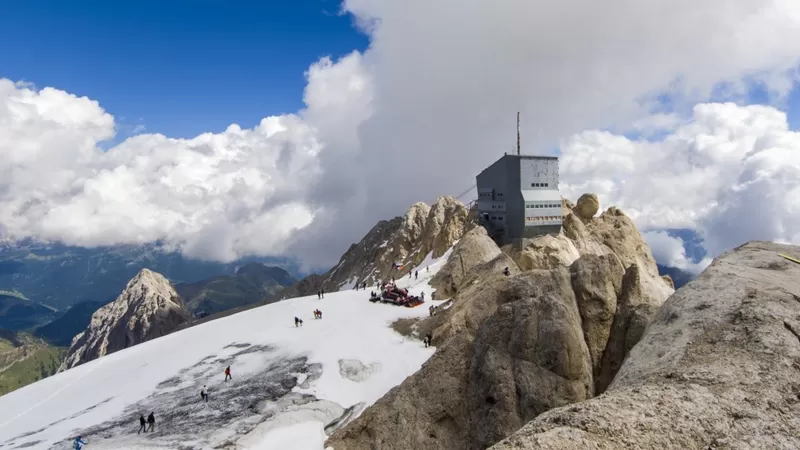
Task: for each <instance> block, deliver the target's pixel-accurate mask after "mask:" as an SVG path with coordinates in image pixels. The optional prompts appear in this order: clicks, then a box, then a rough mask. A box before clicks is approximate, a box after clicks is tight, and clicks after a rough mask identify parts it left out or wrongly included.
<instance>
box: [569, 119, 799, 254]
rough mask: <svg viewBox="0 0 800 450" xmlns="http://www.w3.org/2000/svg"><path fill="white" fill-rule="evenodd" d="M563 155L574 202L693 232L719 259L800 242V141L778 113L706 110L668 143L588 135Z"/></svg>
mask: <svg viewBox="0 0 800 450" xmlns="http://www.w3.org/2000/svg"><path fill="white" fill-rule="evenodd" d="M561 151H562V164H561V174H562V177H563V180H564V184H563V185H562V190H563V192H564V193H565V194H566V195H567V196H571V197H575V196H577V195H579V194H580V193H581V192H585V191H587V190H588V191H592V192H596V193H597V194H598V195H599V197H600V199H601V202H602V203H603V204H606V205H608V204H614V205H617V206H619V207H620V208H622V209H623V210H624V211H626V213H628V214H629V215H630V216H631V217H632V218H633V219H634V220H635V221H636V223H637V225H638V226H639V227H640V228H643V229H646V230H647V229H649V230H653V229H658V228H690V229H694V230H696V231H697V232H698V233H699V234H700V236H701V237H702V238H703V241H704V247H705V248H706V250H707V251H708V252H709V253H710V254H711V255H714V256H716V255H718V254H720V253H721V252H723V251H725V250H728V249H730V248H732V247H735V246H737V245H740V244H742V243H744V242H746V241H748V240H753V239H761V240H770V241H780V242H794V243H800V197H798V194H799V193H800V133H798V132H795V131H791V130H790V129H789V125H788V123H787V118H786V114H785V113H783V112H782V111H779V110H777V109H775V108H773V107H769V106H760V105H750V106H737V105H735V104H732V103H724V104H720V103H714V104H700V105H697V106H696V107H695V108H694V114H693V116H692V117H691V120H689V121H688V122H687V123H685V124H683V125H681V126H679V127H678V128H676V129H674V130H673V131H672V132H670V133H669V134H668V135H666V136H665V137H664V138H663V139H662V140H659V141H655V142H653V141H649V140H645V139H640V140H630V139H628V138H626V137H624V136H618V135H613V134H611V133H609V132H605V131H587V132H584V133H581V134H578V135H575V136H573V137H571V138H570V139H568V140H567V141H566V142H565V143H564V145H563V146H562V147H561ZM650 236H651V238H653V237H654V236H655V238H657V239H660V240H659V241H654V240H652V239H648V242H650V243H651V245H653V243H654V242H657V243H658V244H659V245H662V244H665V242H664V239H666V238H667V237H668V236H666V235H658V234H657V235H652V234H651V235H650ZM671 245H673V247H675V248H678V247H677V246H675V245H676V244H675V243H671ZM680 246H681V248H682V244H681V245H680ZM654 251H655V249H654ZM671 251H672V250H670V252H671ZM668 253H669V252H666V251H665V252H664V253H662V254H663V255H666V254H668ZM670 258H671V257H670ZM676 258H677V256H676ZM676 267H680V266H676Z"/></svg>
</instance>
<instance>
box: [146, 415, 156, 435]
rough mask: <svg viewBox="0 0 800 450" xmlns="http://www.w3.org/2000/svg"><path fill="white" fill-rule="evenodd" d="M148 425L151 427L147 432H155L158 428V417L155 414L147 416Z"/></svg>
mask: <svg viewBox="0 0 800 450" xmlns="http://www.w3.org/2000/svg"><path fill="white" fill-rule="evenodd" d="M147 424H148V425H150V426H149V427H147V431H153V428H155V426H156V416H155V414H154V413H152V412H151V413H150V415H149V416H147Z"/></svg>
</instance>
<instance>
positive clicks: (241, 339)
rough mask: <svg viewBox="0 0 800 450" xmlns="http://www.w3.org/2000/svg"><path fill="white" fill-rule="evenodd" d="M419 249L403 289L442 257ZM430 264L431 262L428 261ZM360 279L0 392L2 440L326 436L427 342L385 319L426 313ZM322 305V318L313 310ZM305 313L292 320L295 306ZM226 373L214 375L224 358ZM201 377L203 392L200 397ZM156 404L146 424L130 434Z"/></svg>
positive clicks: (240, 441) (248, 444)
mask: <svg viewBox="0 0 800 450" xmlns="http://www.w3.org/2000/svg"><path fill="white" fill-rule="evenodd" d="M447 254H449V252H448V253H446V254H445V255H443V257H442V258H439V259H437V260H434V259H432V258H430V257H429V258H426V259H425V263H424V264H423V265H421V266H420V267H419V272H420V277H419V278H420V279H419V280H411V279H409V278H408V277H405V278H404V279H402V280H398V284H400V286H401V287H409V288H410V291H411V293H413V294H419V293H420V292H421V291H424V292H425V293H426V298H428V297H427V295H428V294H430V292H431V288H430V287H429V286H428V285H427V280H429V279H430V277H432V276H433V275H434V274H435V272H436V271H437V270H438V269H439V268H440V266H441V265H442V264H443V263H444V261H445V260H446V258H447ZM428 264H430V267H431V270H430V271H428V270H426V266H427V265H428ZM368 297H369V291H368V290H367V291H366V292H365V291H353V290H350V291H343V292H337V293H329V294H325V298H324V299H322V300H319V299H318V298H317V296H316V295H314V296H310V297H301V298H296V299H290V300H286V301H283V302H279V303H274V304H271V305H267V306H263V307H260V308H255V309H252V310H248V311H245V312H242V313H239V314H236V315H232V316H229V317H225V318H222V319H218V320H215V321H212V322H208V323H205V324H202V325H198V326H196V327H192V328H188V329H186V330H183V331H180V332H177V333H173V334H170V335H167V336H164V337H161V338H157V339H154V340H151V341H147V342H144V343H142V344H139V345H137V346H135V347H131V348H128V349H125V350H121V351H118V352H116V353H113V354H110V355H107V356H104V357H102V358H99V359H96V360H94V361H90V362H87V363H85V364H82V365H80V366H78V367H75V368H73V369H70V370H68V371H66V372H63V373H60V374H58V375H56V376H53V377H50V378H47V379H45V380H42V381H40V382H38V383H35V384H32V385H29V386H26V387H25V388H23V389H20V390H18V391H15V392H12V393H10V394H8V395H5V396H3V397H0V449H7V448H20V447H23V448H28V449H47V448H70V447H69V446H70V441H71V439H74V438H75V436H77V435H78V434H82V435H83V438H84V440H85V441H87V442H88V444H89V445H88V446H87V450H88V449H89V448H91V449H112V448H114V449H119V448H131V449H136V448H171V449H176V448H184V449H189V448H212V447H217V448H265V449H266V448H270V449H275V448H292V449H315V450H321V449H323V448H324V440H325V438H326V434H325V427H326V426H328V431H329V432H330V431H332V430H334V429H336V428H338V427H339V426H341V425H342V424H344V423H346V422H347V421H349V420H352V419H353V418H355V417H357V416H358V415H359V414H360V413H361V411H362V410H363V409H364V408H365V407H366V406H368V405H370V404H372V403H374V402H375V401H377V400H378V399H379V398H380V397H382V396H383V395H384V394H385V393H386V392H387V391H388V390H389V389H391V388H392V387H394V386H396V385H398V384H399V383H401V382H402V381H403V380H404V379H405V378H406V377H407V376H408V375H410V374H412V373H414V372H416V371H417V370H418V369H419V368H420V367H421V366H422V364H423V363H424V362H425V361H426V360H427V359H428V358H429V357H430V356H431V355H432V354H433V349H426V348H424V346H423V345H422V343H421V342H420V341H417V340H414V339H409V338H405V337H403V336H401V335H399V334H397V333H396V332H394V331H393V330H392V329H391V328H390V327H389V325H390V324H391V323H392V322H394V321H395V320H396V319H399V318H403V317H413V316H425V315H427V314H428V306H429V305H430V304H431V303H433V304H434V305H438V304H439V303H441V302H430V301H426V303H425V304H424V305H422V306H419V307H417V308H404V307H398V306H392V305H384V304H372V303H370V302H369V301H368V300H367V299H368ZM317 308H319V309H320V310H321V311H322V313H323V318H322V319H321V320H315V319H314V318H313V314H312V311H313V310H314V309H317ZM295 316H296V317H299V318H301V319H303V320H304V324H303V325H302V326H301V327H295V326H294V317H295ZM229 365H230V367H231V373H232V377H233V379H232V380H230V381H227V382H226V381H223V379H224V374H223V373H224V369H225V367H227V366H229ZM203 385H207V386H208V389H209V401H208V403H204V402H202V401H201V398H200V389H201V387H202V386H203ZM151 411H152V412H154V413H155V418H156V426H155V432H153V433H142V434H137V429H138V428H139V424H138V418H139V415H140V414H144V415H145V416H146V415H147V414H149V413H150V412H151Z"/></svg>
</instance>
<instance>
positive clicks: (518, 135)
mask: <svg viewBox="0 0 800 450" xmlns="http://www.w3.org/2000/svg"><path fill="white" fill-rule="evenodd" d="M517 156H519V111H517Z"/></svg>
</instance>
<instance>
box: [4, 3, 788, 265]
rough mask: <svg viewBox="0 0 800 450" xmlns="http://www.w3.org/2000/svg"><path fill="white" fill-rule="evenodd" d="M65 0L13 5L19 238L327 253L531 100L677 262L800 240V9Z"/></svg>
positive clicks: (8, 55) (540, 129)
mask: <svg viewBox="0 0 800 450" xmlns="http://www.w3.org/2000/svg"><path fill="white" fill-rule="evenodd" d="M17 3H23V2H17ZM59 5H61V6H59ZM64 5H67V4H66V3H63V2H58V3H57V2H50V3H43V2H38V3H37V2H24V3H23V4H22V5H18V4H16V3H15V4H14V5H13V6H10V7H9V6H6V7H5V8H6V10H8V11H9V12H8V13H7V14H5V12H6V10H4V14H3V17H2V18H1V19H0V38H3V39H4V42H14V43H15V45H14V46H13V47H12V48H11V51H10V52H8V51H4V52H3V54H0V155H2V156H3V158H0V235H2V236H5V239H19V238H25V237H34V238H39V239H47V240H58V241H62V242H64V243H67V244H71V245H83V246H95V245H114V244H122V243H126V244H136V243H145V242H152V241H156V240H158V241H161V242H165V243H167V245H169V246H171V247H174V249H176V250H180V251H182V252H183V253H184V254H185V255H187V256H190V257H198V258H206V259H215V260H221V261H230V260H233V259H236V258H239V257H242V256H247V255H260V256H278V255H281V256H290V257H294V258H297V259H298V260H299V261H300V262H301V263H302V264H303V265H304V267H305V268H307V269H308V268H320V269H325V268H327V267H330V266H331V265H333V264H335V262H336V261H337V260H338V258H339V256H341V254H342V253H343V252H344V251H345V250H346V249H347V248H348V247H349V245H350V244H351V243H353V242H356V241H358V240H359V239H360V238H361V237H362V236H363V235H364V234H365V233H366V232H367V231H368V230H369V229H370V228H371V227H372V226H373V225H374V224H375V223H376V222H377V221H378V220H382V219H387V218H391V217H393V216H396V215H401V214H403V213H404V212H405V210H406V209H407V208H408V207H409V206H410V205H411V204H413V203H414V202H417V201H426V202H432V201H434V200H435V198H436V197H437V196H439V195H457V194H460V193H462V192H463V191H464V190H465V189H467V188H469V187H470V186H471V185H473V184H474V177H475V174H477V173H478V172H480V170H482V169H483V168H484V167H486V166H487V165H489V164H491V163H492V162H494V160H496V159H497V158H498V157H499V156H501V155H502V154H503V152H505V151H510V150H512V149H513V148H514V145H515V137H516V136H515V131H514V130H515V120H516V112H517V111H520V113H521V130H522V147H523V152H526V153H548V154H556V155H559V156H560V168H561V170H560V172H561V185H560V188H561V191H562V194H563V195H565V196H566V197H568V198H571V199H573V200H575V199H577V197H578V196H580V195H581V194H583V193H585V192H594V193H596V194H598V196H599V198H600V201H601V206H602V207H607V206H611V205H615V206H618V207H620V208H621V209H622V210H623V211H625V212H626V213H627V214H628V215H630V216H631V217H632V218H633V219H634V220H635V222H636V223H637V226H638V227H639V228H640V230H642V231H643V232H644V234H645V236H646V238H647V239H648V242H649V243H650V244H651V247H652V249H653V252H654V254H655V255H656V258H657V259H658V260H659V261H670V264H671V265H674V266H675V267H682V268H686V269H687V270H692V271H695V272H696V271H698V270H700V269H701V268H702V267H704V264H707V263H708V259H707V258H711V257H714V256H716V255H718V254H720V253H721V252H723V251H725V250H728V249H730V248H732V247H735V246H737V245H739V244H741V243H743V242H745V241H747V240H750V239H765V240H774V241H781V242H794V243H798V244H800V195H798V194H800V153H799V152H800V134H798V132H797V131H796V130H798V129H799V128H800V123H799V122H798V115H800V89H798V79H800V78H798V73H800V72H798V68H799V67H800V46H799V45H797V44H796V43H797V42H800V3H798V2H797V1H796V0H741V1H738V2H735V3H731V2H730V1H728V0H708V1H705V2H696V1H692V0H654V1H651V2H640V1H635V0H611V1H608V2H603V4H602V5H600V4H598V3H597V2H593V1H591V0H566V1H563V2H557V3H551V2H530V1H526V0H502V1H497V2H479V1H468V2H465V1H455V0H447V1H441V2H435V3H431V2H427V1H423V0H407V1H404V2H393V1H389V0H345V1H344V2H336V1H333V0H318V1H314V0H306V1H294V2H261V3H260V6H259V3H256V2H212V1H193V2H158V3H156V2H124V1H120V2H113V3H110V2H102V3H101V2H72V3H70V4H69V6H68V7H67V6H64ZM76 5H77V6H76ZM165 5H166V6H165ZM4 50H5V49H4ZM466 200H469V199H466ZM676 230H678V231H676ZM699 247H702V251H696V250H697V248H699ZM703 258H706V259H705V260H704V259H703Z"/></svg>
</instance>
